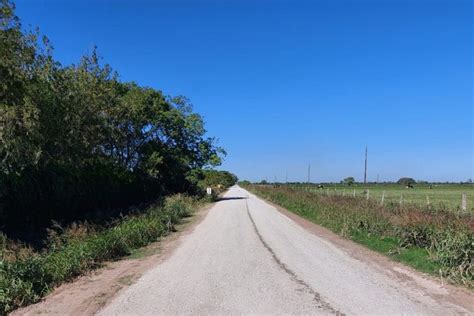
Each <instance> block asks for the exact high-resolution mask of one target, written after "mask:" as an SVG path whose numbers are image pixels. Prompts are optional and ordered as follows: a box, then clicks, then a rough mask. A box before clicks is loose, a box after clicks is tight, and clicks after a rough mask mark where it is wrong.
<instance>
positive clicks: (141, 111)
mask: <svg viewBox="0 0 474 316" xmlns="http://www.w3.org/2000/svg"><path fill="white" fill-rule="evenodd" d="M38 38H39V34H38V33H31V32H27V31H24V30H23V29H22V27H21V24H20V21H19V19H18V17H16V16H15V12H14V5H13V4H12V3H11V2H10V1H9V0H0V78H1V81H0V220H1V221H0V225H1V226H3V227H0V230H3V231H6V232H8V233H9V234H17V235H21V234H25V233H26V232H27V231H31V230H32V229H35V228H38V227H39V228H43V227H46V226H48V225H50V223H51V220H52V219H54V220H56V221H60V222H62V223H67V222H71V221H74V220H78V219H79V220H82V219H85V218H87V219H94V218H97V217H103V218H109V217H111V216H113V215H114V214H113V210H116V209H118V208H126V207H128V206H130V205H133V204H136V203H142V202H146V201H151V200H154V199H156V198H157V197H160V196H164V195H167V194H170V193H177V192H188V193H196V192H197V191H198V190H199V187H198V185H197V184H198V179H196V178H195V177H193V174H195V172H196V171H200V170H201V169H202V168H204V167H207V166H214V165H218V164H219V163H220V154H222V153H224V152H223V150H222V149H221V148H219V147H216V145H215V142H214V139H212V138H207V137H205V129H204V122H203V120H202V118H201V117H200V116H199V115H198V114H196V113H194V112H192V108H191V105H190V103H189V101H188V100H187V99H186V98H184V97H167V96H165V95H163V94H162V92H160V91H157V90H155V89H152V88H147V87H140V86H138V85H137V84H135V83H124V82H121V81H120V80H119V78H118V75H117V73H116V72H114V71H112V69H111V68H110V66H108V65H101V63H100V58H99V57H98V55H97V53H96V51H95V50H94V52H93V53H92V54H91V55H89V56H85V57H83V58H82V60H81V61H80V62H79V63H78V64H77V65H71V66H62V65H61V64H59V63H58V62H57V61H55V60H54V59H53V57H52V48H51V45H50V44H49V42H48V40H47V38H43V40H42V41H39V40H38Z"/></svg>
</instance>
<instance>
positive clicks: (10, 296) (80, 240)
mask: <svg viewBox="0 0 474 316" xmlns="http://www.w3.org/2000/svg"><path fill="white" fill-rule="evenodd" d="M195 207H196V200H194V199H192V198H190V197H187V196H184V195H176V196H172V197H169V198H167V199H166V200H165V202H164V204H163V206H160V207H151V208H150V209H148V210H147V212H145V213H144V214H141V215H135V216H128V217H125V218H123V219H122V220H120V221H119V222H118V223H116V224H115V225H113V226H112V227H110V228H108V229H100V228H98V227H94V226H90V225H87V224H81V225H77V224H75V225H72V226H71V227H69V228H68V229H66V230H65V231H63V232H62V233H57V232H56V231H55V230H51V231H50V238H49V244H48V247H47V249H45V250H44V251H43V252H42V253H33V252H32V251H31V249H28V248H26V249H23V251H24V252H25V253H27V255H22V251H20V249H18V248H21V246H17V248H16V249H12V248H9V246H8V245H7V242H6V239H5V236H3V235H0V246H1V247H2V248H0V314H4V313H7V312H8V311H11V310H12V309H14V308H16V307H19V306H24V305H27V304H30V303H33V302H36V301H37V300H38V299H39V298H41V297H42V296H44V295H45V294H46V293H48V292H49V291H50V290H51V289H52V288H53V287H55V286H56V285H58V284H60V283H62V282H64V281H66V280H70V279H72V278H74V277H76V276H78V275H80V274H82V273H84V272H85V271H87V270H90V269H91V268H94V267H97V266H100V264H101V263H102V262H103V261H105V260H111V259H116V258H119V257H122V256H124V255H127V254H129V253H130V251H131V250H132V249H135V248H138V247H141V246H144V245H146V244H148V243H150V242H152V241H156V240H157V239H159V238H160V237H162V236H164V235H166V234H168V233H169V232H171V231H173V229H174V226H175V224H176V223H178V222H179V221H180V219H181V218H183V217H186V216H189V215H191V213H192V212H193V210H194V209H195Z"/></svg>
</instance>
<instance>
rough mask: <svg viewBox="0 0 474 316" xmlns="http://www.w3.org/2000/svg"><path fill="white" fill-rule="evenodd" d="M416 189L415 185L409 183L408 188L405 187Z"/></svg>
mask: <svg viewBox="0 0 474 316" xmlns="http://www.w3.org/2000/svg"><path fill="white" fill-rule="evenodd" d="M414 188H415V187H414V186H413V184H411V183H408V184H407V185H406V186H405V189H414Z"/></svg>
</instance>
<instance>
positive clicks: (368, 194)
mask: <svg viewBox="0 0 474 316" xmlns="http://www.w3.org/2000/svg"><path fill="white" fill-rule="evenodd" d="M369 192H370V191H369V189H367V201H368V200H369V195H370V193H369Z"/></svg>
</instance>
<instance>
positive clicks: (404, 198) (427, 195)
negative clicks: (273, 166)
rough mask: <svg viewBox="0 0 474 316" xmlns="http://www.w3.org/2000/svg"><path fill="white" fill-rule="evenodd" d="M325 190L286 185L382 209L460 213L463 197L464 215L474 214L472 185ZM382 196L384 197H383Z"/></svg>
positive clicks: (339, 186) (335, 187) (360, 186)
mask: <svg viewBox="0 0 474 316" xmlns="http://www.w3.org/2000/svg"><path fill="white" fill-rule="evenodd" d="M322 185H323V186H324V188H318V185H316V184H288V186H290V187H292V188H296V189H300V190H304V191H308V192H313V193H315V194H325V195H345V196H353V195H355V196H356V197H360V198H367V190H368V191H369V199H371V200H377V201H380V202H382V195H384V201H383V202H384V205H388V204H392V203H398V204H399V203H400V201H401V202H402V203H403V204H415V205H418V206H430V207H433V208H436V209H444V210H451V211H458V210H461V203H462V202H461V201H462V195H463V193H465V194H466V202H467V209H466V210H467V211H468V212H471V213H474V185H473V184H433V185H432V186H431V188H430V185H428V184H416V185H415V186H414V188H405V186H403V185H400V184H393V183H391V184H367V185H364V184H360V183H356V184H353V185H350V186H349V185H344V184H335V183H326V184H322ZM384 192H385V193H384Z"/></svg>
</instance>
